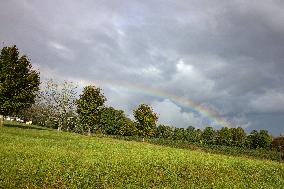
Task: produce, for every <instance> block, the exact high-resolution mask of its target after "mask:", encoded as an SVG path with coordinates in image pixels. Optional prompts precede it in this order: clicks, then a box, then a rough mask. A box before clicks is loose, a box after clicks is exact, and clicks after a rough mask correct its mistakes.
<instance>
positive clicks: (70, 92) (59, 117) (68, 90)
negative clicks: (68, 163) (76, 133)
mask: <svg viewBox="0 0 284 189" xmlns="http://www.w3.org/2000/svg"><path fill="white" fill-rule="evenodd" d="M76 89H77V87H76V86H75V85H74V84H73V83H72V82H68V81H64V82H62V83H56V82H54V81H53V80H48V81H47V82H45V83H44V85H43V86H42V89H41V91H40V92H39V101H38V102H37V104H36V105H37V106H40V107H41V109H42V110H44V114H45V115H47V116H48V117H47V118H46V120H47V121H48V122H49V123H50V124H52V127H54V126H55V125H57V129H58V131H61V130H62V129H65V130H69V127H68V125H70V122H72V121H73V118H74V117H75V116H76V115H75V113H76V104H75V101H76V96H77V92H76Z"/></svg>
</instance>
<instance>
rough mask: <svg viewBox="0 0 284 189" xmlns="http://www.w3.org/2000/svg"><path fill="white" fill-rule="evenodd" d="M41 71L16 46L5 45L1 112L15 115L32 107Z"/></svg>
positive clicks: (1, 61)
mask: <svg viewBox="0 0 284 189" xmlns="http://www.w3.org/2000/svg"><path fill="white" fill-rule="evenodd" d="M39 84H40V77H39V72H37V71H36V70H33V68H32V65H31V64H30V61H29V59H28V58H27V56H26V55H23V56H20V55H19V50H18V48H17V47H16V46H11V47H4V48H2V50H1V54H0V114H2V115H4V116H8V115H15V114H17V113H18V112H19V111H21V110H22V109H25V108H28V107H30V106H31V105H32V104H33V103H34V100H35V97H36V92H37V91H38V90H39Z"/></svg>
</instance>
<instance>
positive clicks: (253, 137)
mask: <svg viewBox="0 0 284 189" xmlns="http://www.w3.org/2000/svg"><path fill="white" fill-rule="evenodd" d="M258 136H259V135H258V132H257V130H252V131H251V133H250V134H249V135H248V136H247V141H246V142H247V144H248V146H249V147H250V148H257V147H258V146H259V144H258V141H259V139H258Z"/></svg>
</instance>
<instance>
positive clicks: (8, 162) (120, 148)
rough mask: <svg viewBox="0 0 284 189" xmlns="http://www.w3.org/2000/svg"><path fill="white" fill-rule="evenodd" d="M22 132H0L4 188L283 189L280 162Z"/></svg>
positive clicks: (283, 172) (283, 171)
mask: <svg viewBox="0 0 284 189" xmlns="http://www.w3.org/2000/svg"><path fill="white" fill-rule="evenodd" d="M24 127H25V126H23V128H17V127H13V126H11V127H3V128H0V162H1V163H0V170H1V172H0V186H1V187H2V188H7V189H8V188H281V187H282V186H284V164H283V163H279V162H274V161H266V160H255V159H248V158H243V157H231V156H227V155H216V154H211V153H206V152H203V151H194V150H186V149H176V148H168V147H163V146H159V145H152V144H148V143H143V144H141V143H137V142H129V141H123V140H115V139H111V138H98V137H84V136H81V135H77V134H74V133H58V132H55V131H53V130H46V129H44V128H42V129H44V130H39V129H40V128H36V127H34V128H33V127H29V128H28V129H25V128H24ZM175 142H177V141H175Z"/></svg>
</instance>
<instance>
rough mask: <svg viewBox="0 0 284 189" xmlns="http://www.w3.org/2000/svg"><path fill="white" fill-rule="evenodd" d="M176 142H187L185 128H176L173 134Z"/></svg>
mask: <svg viewBox="0 0 284 189" xmlns="http://www.w3.org/2000/svg"><path fill="white" fill-rule="evenodd" d="M173 138H174V140H186V131H185V129H184V128H177V127H176V128H175V129H174V133H173Z"/></svg>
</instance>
